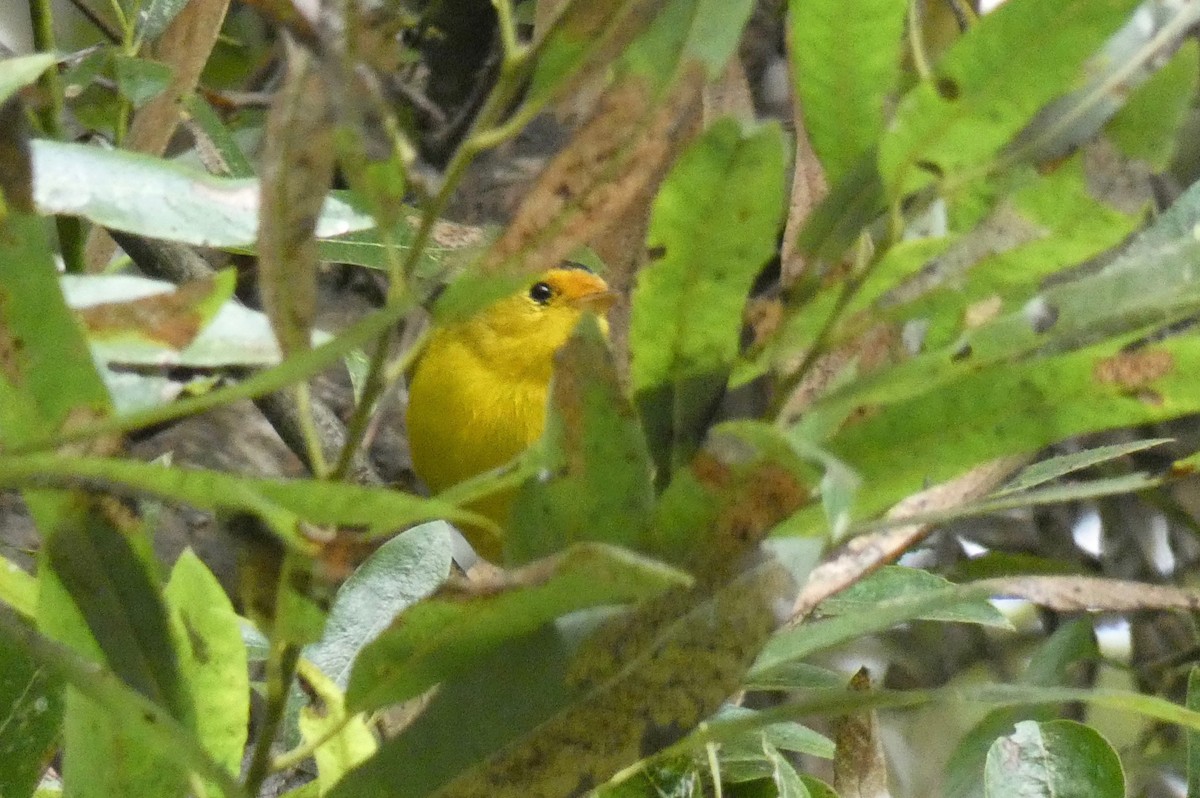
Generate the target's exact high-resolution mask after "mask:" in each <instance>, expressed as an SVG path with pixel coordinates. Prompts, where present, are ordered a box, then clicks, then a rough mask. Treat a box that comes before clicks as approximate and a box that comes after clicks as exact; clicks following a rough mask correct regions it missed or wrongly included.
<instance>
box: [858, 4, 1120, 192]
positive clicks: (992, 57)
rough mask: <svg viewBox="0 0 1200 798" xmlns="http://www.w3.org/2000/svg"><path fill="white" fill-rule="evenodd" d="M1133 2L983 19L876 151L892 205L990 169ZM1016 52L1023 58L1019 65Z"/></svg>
mask: <svg viewBox="0 0 1200 798" xmlns="http://www.w3.org/2000/svg"><path fill="white" fill-rule="evenodd" d="M1135 5H1137V3H1136V2H1135V0H1017V2H1011V3H1005V4H1004V5H1002V6H1001V7H999V8H997V9H996V10H995V11H993V12H991V13H989V14H987V15H985V16H983V17H982V18H980V20H979V21H978V22H977V23H976V24H975V25H973V26H972V27H971V29H970V30H969V31H968V32H967V33H966V34H965V35H963V36H962V37H961V38H960V39H959V40H958V41H956V42H955V43H954V44H953V45H951V47H950V48H949V49H948V50H947V51H946V54H945V55H944V56H943V57H942V58H941V59H940V60H939V61H938V63H937V64H936V65H935V67H934V74H933V75H932V76H931V78H930V79H927V80H924V81H922V82H921V83H920V84H918V85H917V86H916V87H915V88H914V89H912V90H911V91H909V92H908V94H906V95H905V97H904V98H903V100H901V102H900V106H899V107H898V108H897V109H896V115H895V118H894V120H893V122H892V126H891V132H890V134H889V135H888V136H886V137H885V138H884V139H883V141H882V142H881V144H880V151H879V171H880V173H881V174H882V175H883V182H884V184H885V185H886V186H887V187H888V193H889V194H890V195H891V196H893V197H898V196H900V195H901V194H904V193H907V192H909V191H913V190H915V189H917V188H919V187H921V186H922V185H925V184H926V183H928V182H930V181H931V180H933V179H934V178H937V179H951V180H954V181H960V180H966V179H968V178H969V177H970V176H972V175H973V174H977V173H979V172H980V171H985V170H987V169H988V168H990V166H991V164H992V161H993V159H994V158H995V156H996V154H997V151H998V150H999V149H1000V148H1001V147H1002V146H1004V145H1005V144H1006V143H1007V142H1008V141H1009V139H1011V138H1012V137H1013V135H1014V134H1016V133H1017V132H1018V131H1019V130H1020V129H1021V128H1022V127H1024V125H1025V124H1026V123H1028V122H1029V120H1030V119H1032V117H1033V115H1034V114H1035V113H1036V112H1037V111H1038V110H1039V109H1040V108H1041V107H1042V106H1043V105H1045V104H1046V103H1047V102H1048V101H1050V100H1051V99H1053V98H1054V97H1055V96H1057V95H1059V94H1062V93H1063V92H1064V91H1065V90H1067V89H1068V88H1070V85H1071V82H1072V81H1073V80H1074V79H1075V78H1076V77H1077V76H1078V75H1079V72H1080V67H1081V66H1082V65H1083V62H1084V61H1085V60H1086V59H1087V58H1088V57H1089V56H1091V55H1092V54H1093V53H1095V52H1096V50H1097V49H1099V47H1100V46H1101V45H1102V44H1104V41H1105V40H1106V39H1107V38H1108V37H1109V36H1110V35H1111V34H1112V33H1113V32H1114V31H1115V30H1116V29H1117V28H1118V27H1119V26H1120V25H1121V24H1122V23H1123V22H1124V21H1125V20H1126V19H1127V18H1128V16H1129V12H1130V10H1131V9H1132V8H1133V7H1134V6H1135ZM1017 52H1020V53H1022V57H1020V58H1014V57H1013V53H1017Z"/></svg>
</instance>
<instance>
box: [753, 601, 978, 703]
mask: <svg viewBox="0 0 1200 798" xmlns="http://www.w3.org/2000/svg"><path fill="white" fill-rule="evenodd" d="M987 596H988V591H987V589H986V588H981V587H978V586H974V585H954V586H951V587H945V588H941V589H939V590H931V591H922V592H921V593H918V594H916V595H911V596H905V597H902V598H894V599H889V600H886V601H880V602H879V603H878V604H876V605H875V607H874V608H873V610H872V611H871V612H856V613H853V614H849V615H840V616H837V617H833V618H828V619H824V620H819V621H809V622H807V623H803V624H801V625H799V626H796V627H793V628H790V629H786V630H784V631H782V632H780V633H779V634H777V635H775V636H774V637H772V638H771V640H770V641H768V643H767V645H766V646H765V647H764V648H763V650H762V653H761V654H759V657H758V661H757V662H755V663H754V667H753V668H751V670H750V674H749V678H750V679H752V680H758V679H762V678H765V674H769V673H770V672H771V671H772V670H773V669H774V668H775V667H777V666H779V665H783V664H785V663H790V662H793V661H796V660H800V659H803V658H805V657H807V656H809V655H811V654H813V653H815V652H817V651H821V650H824V649H827V648H831V647H833V646H836V645H839V644H841V643H844V642H846V641H847V640H854V639H857V638H860V637H863V636H865V635H868V634H871V633H872V632H881V631H883V630H885V629H888V628H890V627H892V626H895V625H896V624H898V623H904V622H905V621H910V620H912V619H914V618H919V617H921V616H922V615H925V614H927V613H932V612H937V611H939V610H944V609H947V608H949V607H954V606H956V605H961V604H962V603H963V602H966V601H976V600H979V599H981V598H986V597H987Z"/></svg>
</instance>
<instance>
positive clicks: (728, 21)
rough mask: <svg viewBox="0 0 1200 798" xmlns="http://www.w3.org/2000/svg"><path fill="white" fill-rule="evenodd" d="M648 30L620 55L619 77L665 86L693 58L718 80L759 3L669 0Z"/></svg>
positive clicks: (676, 76) (617, 71)
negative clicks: (756, 4) (755, 4)
mask: <svg viewBox="0 0 1200 798" xmlns="http://www.w3.org/2000/svg"><path fill="white" fill-rule="evenodd" d="M663 6H664V7H663V9H662V11H660V12H659V14H658V16H657V17H656V18H655V19H654V21H653V23H651V25H650V26H649V28H648V30H647V31H646V33H645V34H644V35H643V36H641V37H639V38H638V39H637V40H636V41H634V42H633V43H632V44H630V45H629V47H628V48H626V50H625V52H624V53H622V54H621V57H620V58H619V59H618V60H617V62H616V64H615V67H614V72H615V73H616V74H617V75H618V78H619V79H621V78H628V77H632V78H634V79H636V80H641V81H645V82H648V83H649V85H650V86H652V87H654V89H655V90H657V91H661V90H663V89H665V88H666V87H668V86H669V85H670V83H671V82H672V81H673V80H675V79H678V77H679V76H680V75H681V74H682V73H683V72H685V71H686V69H687V67H688V66H689V65H690V64H693V63H698V64H699V65H700V66H702V67H703V68H704V71H705V73H706V74H707V75H708V79H709V80H715V79H716V78H717V76H718V75H720V74H721V70H722V69H724V67H725V63H726V62H727V61H728V60H729V58H730V56H732V55H733V53H734V51H735V50H736V49H737V45H738V41H739V40H740V39H741V34H742V30H743V28H745V26H746V22H747V20H748V19H749V18H750V13H751V11H752V10H753V7H754V4H753V3H752V2H747V0H668V1H667V2H666V3H665V4H663Z"/></svg>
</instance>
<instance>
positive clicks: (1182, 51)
mask: <svg viewBox="0 0 1200 798" xmlns="http://www.w3.org/2000/svg"><path fill="white" fill-rule="evenodd" d="M1198 75H1200V45H1198V44H1197V43H1196V42H1195V41H1194V40H1192V39H1188V40H1185V41H1184V42H1183V44H1182V45H1181V46H1180V48H1179V50H1178V51H1176V53H1175V55H1173V56H1171V60H1170V61H1168V62H1167V63H1166V65H1165V66H1163V68H1162V69H1160V70H1159V71H1158V72H1156V73H1155V74H1154V76H1153V77H1151V78H1150V80H1149V81H1148V82H1147V83H1146V84H1145V85H1144V86H1141V87H1140V88H1138V89H1137V91H1135V92H1134V93H1133V96H1132V97H1130V98H1129V100H1128V101H1127V102H1126V103H1125V107H1124V108H1122V109H1121V111H1120V112H1119V113H1118V114H1117V115H1116V116H1114V117H1113V118H1112V120H1111V121H1110V122H1109V123H1108V135H1109V138H1111V139H1112V140H1113V142H1115V143H1116V145H1117V146H1118V147H1119V148H1120V149H1121V151H1122V152H1123V153H1125V154H1126V155H1128V156H1130V157H1133V158H1140V159H1142V160H1144V161H1146V162H1147V163H1149V164H1150V168H1151V169H1153V170H1154V171H1156V172H1158V171H1162V170H1164V169H1166V168H1167V165H1168V164H1169V163H1170V161H1171V158H1172V156H1173V155H1174V153H1175V138H1176V136H1177V135H1178V133H1179V126H1180V125H1181V124H1182V123H1183V121H1184V116H1185V114H1186V113H1187V112H1188V109H1190V108H1191V104H1192V101H1193V99H1194V98H1195V95H1196V84H1197V80H1198V77H1197V76H1198Z"/></svg>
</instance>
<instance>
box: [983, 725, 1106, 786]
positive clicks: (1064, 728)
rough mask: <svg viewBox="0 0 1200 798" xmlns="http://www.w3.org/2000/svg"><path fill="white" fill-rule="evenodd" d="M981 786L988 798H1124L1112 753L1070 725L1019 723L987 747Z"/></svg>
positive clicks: (1095, 735) (1086, 730) (1094, 735)
mask: <svg viewBox="0 0 1200 798" xmlns="http://www.w3.org/2000/svg"><path fill="white" fill-rule="evenodd" d="M984 782H985V785H986V794H987V795H988V796H989V797H990V798H1007V797H1008V796H1012V795H1021V796H1030V798H1125V772H1124V770H1123V769H1122V767H1121V760H1120V758H1118V756H1117V752H1116V751H1114V750H1113V747H1112V746H1111V745H1109V743H1108V741H1107V740H1105V739H1104V737H1102V736H1101V735H1100V733H1099V732H1097V731H1096V730H1095V729H1092V728H1090V727H1088V726H1085V725H1083V724H1082V723H1076V722H1075V721H1073V720H1053V721H1048V722H1046V723H1038V722H1036V721H1031V720H1025V721H1021V722H1020V723H1018V724H1017V725H1016V730H1015V731H1014V732H1013V733H1012V734H1011V735H1009V736H1007V737H1002V738H1000V739H999V740H997V741H996V742H995V743H994V744H993V745H992V749H991V750H990V751H989V752H988V757H987V766H986V768H985V770H984Z"/></svg>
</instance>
